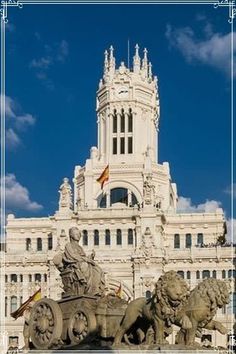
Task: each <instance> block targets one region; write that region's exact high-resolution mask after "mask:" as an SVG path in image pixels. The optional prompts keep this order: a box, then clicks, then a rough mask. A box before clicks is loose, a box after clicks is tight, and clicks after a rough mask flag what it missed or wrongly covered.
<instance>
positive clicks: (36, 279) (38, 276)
mask: <svg viewBox="0 0 236 354" xmlns="http://www.w3.org/2000/svg"><path fill="white" fill-rule="evenodd" d="M34 280H35V281H38V282H41V274H39V273H36V274H35V275H34Z"/></svg>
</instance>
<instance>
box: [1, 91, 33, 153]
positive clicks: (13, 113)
mask: <svg viewBox="0 0 236 354" xmlns="http://www.w3.org/2000/svg"><path fill="white" fill-rule="evenodd" d="M0 97H1V99H2V95H0ZM5 114H6V147H7V148H8V149H15V148H16V147H17V146H19V145H20V144H21V138H20V136H19V132H20V131H25V130H27V128H28V127H29V126H33V125H34V124H35V122H36V118H35V117H34V116H33V115H32V114H29V113H22V109H21V107H20V105H19V104H18V103H17V102H16V101H14V100H13V99H12V98H11V97H9V96H5Z"/></svg>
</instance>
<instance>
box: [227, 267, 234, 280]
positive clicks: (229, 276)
mask: <svg viewBox="0 0 236 354" xmlns="http://www.w3.org/2000/svg"><path fill="white" fill-rule="evenodd" d="M228 278H234V279H235V269H230V270H229V271H228Z"/></svg>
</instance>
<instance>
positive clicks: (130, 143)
mask: <svg viewBox="0 0 236 354" xmlns="http://www.w3.org/2000/svg"><path fill="white" fill-rule="evenodd" d="M132 153H133V138H132V136H129V137H128V154H132Z"/></svg>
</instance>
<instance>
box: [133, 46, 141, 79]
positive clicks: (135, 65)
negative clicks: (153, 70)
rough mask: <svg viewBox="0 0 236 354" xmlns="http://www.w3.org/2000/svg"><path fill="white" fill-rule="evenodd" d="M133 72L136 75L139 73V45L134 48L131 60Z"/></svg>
mask: <svg viewBox="0 0 236 354" xmlns="http://www.w3.org/2000/svg"><path fill="white" fill-rule="evenodd" d="M133 70H134V73H136V74H138V73H139V71H140V56H139V45H138V44H136V46H135V55H134V58H133Z"/></svg>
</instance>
